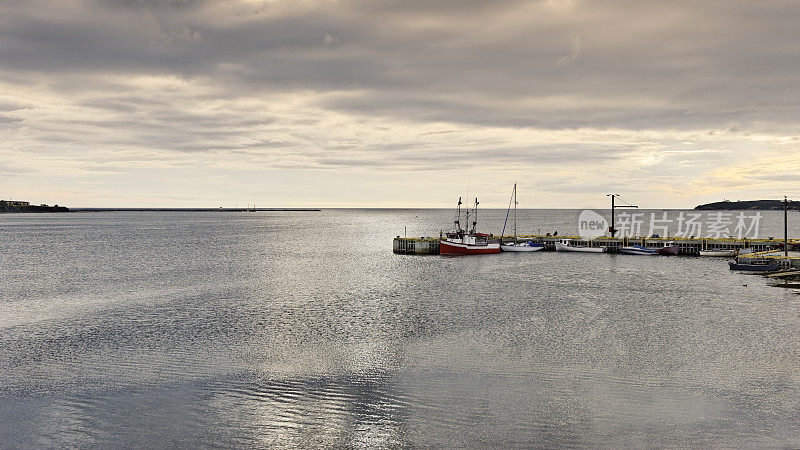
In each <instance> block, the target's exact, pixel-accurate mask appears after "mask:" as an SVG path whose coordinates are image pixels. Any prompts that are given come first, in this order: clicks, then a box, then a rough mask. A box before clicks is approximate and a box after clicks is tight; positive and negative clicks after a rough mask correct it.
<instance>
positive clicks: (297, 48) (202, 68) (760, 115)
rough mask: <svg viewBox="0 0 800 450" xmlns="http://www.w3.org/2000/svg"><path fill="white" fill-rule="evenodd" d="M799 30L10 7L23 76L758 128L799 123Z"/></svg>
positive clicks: (501, 17) (581, 16) (395, 4)
mask: <svg viewBox="0 0 800 450" xmlns="http://www.w3.org/2000/svg"><path fill="white" fill-rule="evenodd" d="M798 18H800V4H798V3H796V2H791V1H764V2H728V1H721V0H720V1H704V2H665V3H660V2H626V1H618V2H613V1H597V2H593V1H539V2H516V1H508V2H478V1H475V2H472V1H455V0H450V1H439V2H427V1H411V2H409V1H341V2H324V1H323V2H316V3H308V2H266V3H261V4H259V3H246V2H245V3H238V2H211V1H189V0H183V1H167V0H163V1H158V0H119V1H78V0H71V1H67V2H64V3H63V4H56V5H54V4H53V2H43V1H30V2H6V3H5V4H3V5H0V24H2V26H1V27H0V29H1V30H2V31H0V60H1V61H3V65H2V70H3V71H4V72H5V73H6V75H7V76H8V77H9V78H10V77H12V76H13V75H14V74H17V73H20V72H38V73H44V72H46V73H48V74H49V75H50V76H52V77H55V78H57V76H58V74H60V73H84V74H95V73H111V74H117V75H125V74H129V73H130V74H173V75H176V76H180V77H189V78H192V77H200V78H203V79H209V80H212V82H217V83H219V84H221V85H223V86H224V89H225V95H228V96H230V95H234V96H243V97H246V96H249V95H258V94H259V93H261V92H272V91H285V90H305V89H308V90H314V91H318V92H329V91H335V92H340V93H342V94H343V95H342V96H341V97H340V98H336V97H334V98H328V99H326V100H325V101H324V102H321V105H322V106H324V107H326V108H332V109H336V110H342V111H346V112H349V113H355V114H365V115H374V114H379V115H383V116H387V117H399V118H403V119H406V120H420V121H449V122H461V123H465V124H485V125H499V126H511V127H544V128H556V129H560V128H578V127H592V126H594V127H632V128H692V129H694V128H698V127H706V128H714V127H716V126H718V125H720V124H728V123H731V122H736V123H738V124H739V126H740V127H748V126H753V124H755V123H757V122H759V121H769V122H773V123H782V124H788V123H792V122H794V119H795V117H796V115H797V113H798V105H799V104H800V90H798V89H796V87H797V81H798V78H797V75H796V73H798V69H800V59H798V58H797V57H796V55H797V54H800V39H797V37H798V36H797V31H796V29H797V28H796V23H797V19H798ZM85 83H86V84H85V85H81V84H77V85H74V86H73V89H92V81H91V79H87V80H86V81H85ZM559 98H560V99H562V100H563V101H562V102H559V101H558V100H557V99H559ZM487 99H491V100H487ZM546 99H556V100H554V101H553V102H551V103H549V104H542V105H537V100H546ZM567 100H569V101H571V102H578V103H579V102H581V101H582V100H583V101H586V102H587V103H588V104H587V105H585V106H581V105H580V104H578V105H575V104H565V103H564V102H567ZM98 106H100V107H106V108H117V109H119V110H120V111H124V109H125V108H131V106H129V105H128V106H126V105H123V104H120V103H118V102H117V103H114V101H113V100H111V101H109V104H108V105H106V106H103V105H98Z"/></svg>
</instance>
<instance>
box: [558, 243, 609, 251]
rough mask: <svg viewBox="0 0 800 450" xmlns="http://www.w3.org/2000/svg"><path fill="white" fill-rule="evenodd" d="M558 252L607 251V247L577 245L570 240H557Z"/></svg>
mask: <svg viewBox="0 0 800 450" xmlns="http://www.w3.org/2000/svg"><path fill="white" fill-rule="evenodd" d="M556 251H558V252H581V253H605V252H606V248H605V247H575V246H573V245H570V244H569V243H568V242H556Z"/></svg>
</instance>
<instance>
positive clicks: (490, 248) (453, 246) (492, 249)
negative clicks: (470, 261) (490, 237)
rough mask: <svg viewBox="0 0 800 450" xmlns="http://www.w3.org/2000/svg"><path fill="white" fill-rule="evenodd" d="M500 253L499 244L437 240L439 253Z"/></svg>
mask: <svg viewBox="0 0 800 450" xmlns="http://www.w3.org/2000/svg"><path fill="white" fill-rule="evenodd" d="M490 253H500V244H485V245H475V244H462V243H460V242H450V241H446V240H441V241H439V254H440V255H486V254H490Z"/></svg>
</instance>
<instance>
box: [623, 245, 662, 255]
mask: <svg viewBox="0 0 800 450" xmlns="http://www.w3.org/2000/svg"><path fill="white" fill-rule="evenodd" d="M619 252H620V253H623V254H625V255H658V250H656V249H654V248H647V247H642V246H641V245H630V246H628V247H620V249H619Z"/></svg>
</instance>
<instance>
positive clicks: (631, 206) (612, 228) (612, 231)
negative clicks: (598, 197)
mask: <svg viewBox="0 0 800 450" xmlns="http://www.w3.org/2000/svg"><path fill="white" fill-rule="evenodd" d="M606 197H611V225H609V227H608V231H610V232H611V237H612V238H613V237H614V234H616V232H617V229H616V228H614V209H615V208H638V206H636V205H622V206H616V205H615V204H614V199H615V198H616V197H619V194H606Z"/></svg>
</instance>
